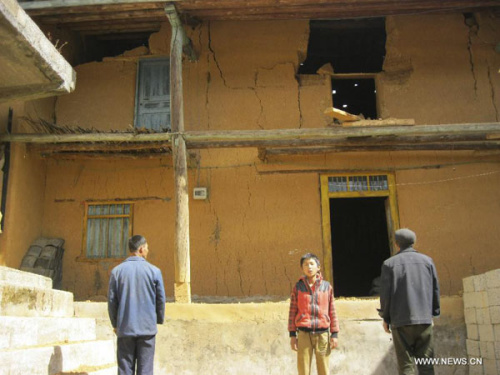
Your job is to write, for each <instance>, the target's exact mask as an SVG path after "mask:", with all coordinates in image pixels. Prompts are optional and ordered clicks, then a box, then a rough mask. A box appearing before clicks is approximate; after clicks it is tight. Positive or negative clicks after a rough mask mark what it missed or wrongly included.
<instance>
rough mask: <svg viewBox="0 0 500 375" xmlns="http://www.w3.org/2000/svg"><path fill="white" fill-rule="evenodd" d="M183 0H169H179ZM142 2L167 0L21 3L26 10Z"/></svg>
mask: <svg viewBox="0 0 500 375" xmlns="http://www.w3.org/2000/svg"><path fill="white" fill-rule="evenodd" d="M177 1H181V0H169V1H168V2H177ZM140 3H163V4H164V3H165V0H42V1H21V2H19V4H20V5H21V7H22V8H23V9H24V10H31V9H48V8H70V7H84V6H103V5H117V4H140Z"/></svg>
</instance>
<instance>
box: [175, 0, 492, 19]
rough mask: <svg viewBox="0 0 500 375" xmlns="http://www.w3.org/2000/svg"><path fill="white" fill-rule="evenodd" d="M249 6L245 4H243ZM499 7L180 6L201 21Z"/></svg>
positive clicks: (468, 4)
mask: <svg viewBox="0 0 500 375" xmlns="http://www.w3.org/2000/svg"><path fill="white" fill-rule="evenodd" d="M241 3H246V2H241ZM495 5H496V6H498V2H496V3H495V1H494V0H486V1H477V2H470V1H449V2H446V3H445V2H437V1H404V2H402V1H400V2H397V4H395V3H394V2H391V3H386V2H380V1H379V2H377V3H368V2H363V1H358V2H349V3H345V2H330V3H317V2H316V3H315V4H312V5H289V6H282V5H280V6H262V7H243V8H242V7H239V6H237V4H236V5H235V6H234V7H231V8H204V9H200V8H192V9H190V10H188V9H187V7H186V4H184V3H180V4H179V6H178V8H179V10H180V11H185V12H186V13H188V14H190V15H192V16H194V17H198V18H201V19H207V20H210V19H242V20H243V19H248V20H250V19H320V18H355V17H360V16H384V15H395V14H409V13H415V12H426V13H427V12H442V11H460V10H462V9H470V8H475V9H477V8H480V7H491V6H495Z"/></svg>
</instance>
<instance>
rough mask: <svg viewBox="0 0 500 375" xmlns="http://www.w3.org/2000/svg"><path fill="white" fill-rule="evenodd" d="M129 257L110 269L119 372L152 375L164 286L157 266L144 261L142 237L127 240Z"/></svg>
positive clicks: (110, 309)
mask: <svg viewBox="0 0 500 375" xmlns="http://www.w3.org/2000/svg"><path fill="white" fill-rule="evenodd" d="M128 245H129V250H130V256H129V257H128V258H127V259H125V260H124V261H123V262H122V263H121V264H120V265H118V266H116V267H115V268H114V269H113V271H112V272H111V278H110V279H109V291H108V313H109V319H110V320H111V324H112V326H113V328H114V331H115V333H116V335H117V336H118V339H117V361H118V375H134V374H136V364H137V375H153V365H154V354H155V338H156V333H157V332H158V328H157V326H156V325H157V324H162V323H163V320H164V318H165V288H164V286H163V277H162V274H161V271H160V269H159V268H157V267H155V266H153V265H152V264H150V263H148V262H147V261H146V258H147V257H148V252H149V249H148V244H147V242H146V239H145V238H144V237H143V236H139V235H136V236H133V237H132V238H130V239H129V242H128Z"/></svg>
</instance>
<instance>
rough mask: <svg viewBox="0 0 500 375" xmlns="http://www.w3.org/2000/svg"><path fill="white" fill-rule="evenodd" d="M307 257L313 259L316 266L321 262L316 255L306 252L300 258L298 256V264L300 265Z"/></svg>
mask: <svg viewBox="0 0 500 375" xmlns="http://www.w3.org/2000/svg"><path fill="white" fill-rule="evenodd" d="M308 259H314V260H315V261H316V264H317V265H318V267H319V266H321V264H320V262H319V258H318V257H317V256H316V255H314V254H313V253H307V254H304V255H302V258H300V266H301V267H302V265H303V264H304V262H305V261H306V260H308Z"/></svg>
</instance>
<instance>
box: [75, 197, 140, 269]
mask: <svg viewBox="0 0 500 375" xmlns="http://www.w3.org/2000/svg"><path fill="white" fill-rule="evenodd" d="M85 213H86V215H85V239H84V243H85V247H86V257H87V258H92V259H105V258H125V257H126V256H127V255H128V239H129V238H130V237H131V235H132V204H131V203H114V202H113V203H109V204H92V203H87V204H86V210H85Z"/></svg>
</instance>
